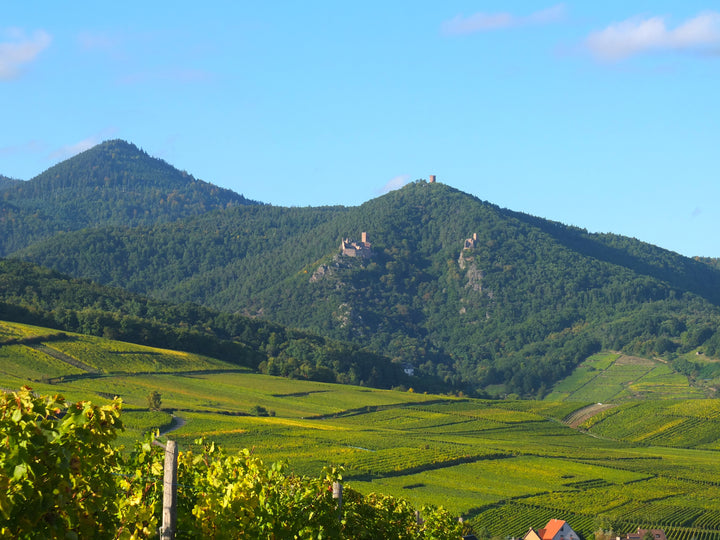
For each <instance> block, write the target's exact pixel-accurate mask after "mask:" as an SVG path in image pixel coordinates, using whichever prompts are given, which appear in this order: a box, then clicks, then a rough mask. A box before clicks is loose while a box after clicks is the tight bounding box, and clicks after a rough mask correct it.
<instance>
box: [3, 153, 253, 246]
mask: <svg viewBox="0 0 720 540" xmlns="http://www.w3.org/2000/svg"><path fill="white" fill-rule="evenodd" d="M0 180H2V181H0V228H1V229H2V231H3V234H2V235H0V256H2V255H5V254H8V253H10V252H12V251H15V250H17V249H19V248H21V247H23V246H26V245H29V244H31V243H33V242H36V241H38V240H41V239H43V238H49V237H51V236H53V235H55V234H57V233H59V232H60V231H74V230H78V229H83V228H86V227H90V226H99V225H107V224H115V225H123V226H129V225H142V224H152V223H158V222H167V221H172V220H175V219H178V218H181V217H185V216H191V215H198V214H202V213H205V212H208V211H210V210H213V209H216V208H226V207H228V206H233V205H244V204H251V203H252V201H249V200H247V199H245V197H243V196H242V195H238V194H236V193H234V192H232V191H230V190H227V189H222V188H219V187H217V186H214V185H212V184H208V183H207V182H203V181H202V180H197V179H195V178H193V177H192V176H191V175H189V174H188V173H186V172H184V171H178V170H177V169H175V168H174V167H172V166H170V165H169V164H167V163H165V162H164V161H162V160H160V159H156V158H152V157H150V156H148V155H147V154H146V153H145V152H143V151H142V150H140V149H138V148H137V147H135V146H134V145H132V144H129V143H126V142H124V141H120V140H114V141H106V142H104V143H102V144H100V145H98V146H95V147H94V148H91V149H90V150H87V151H85V152H83V153H81V154H78V155H77V156H75V157H73V158H71V159H68V160H66V161H64V162H62V163H59V164H58V165H55V166H54V167H51V168H50V169H48V170H47V171H45V172H44V173H42V174H40V175H38V176H37V177H35V178H33V179H32V180H29V181H26V182H17V181H11V180H10V179H0Z"/></svg>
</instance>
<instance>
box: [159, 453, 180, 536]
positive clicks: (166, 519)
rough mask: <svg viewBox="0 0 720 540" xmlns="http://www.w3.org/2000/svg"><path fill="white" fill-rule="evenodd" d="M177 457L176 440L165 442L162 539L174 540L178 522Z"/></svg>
mask: <svg viewBox="0 0 720 540" xmlns="http://www.w3.org/2000/svg"><path fill="white" fill-rule="evenodd" d="M177 458H178V447H177V443H176V442H175V441H167V443H166V444H165V470H164V474H163V509H162V526H161V527H160V540H174V538H175V526H176V524H177Z"/></svg>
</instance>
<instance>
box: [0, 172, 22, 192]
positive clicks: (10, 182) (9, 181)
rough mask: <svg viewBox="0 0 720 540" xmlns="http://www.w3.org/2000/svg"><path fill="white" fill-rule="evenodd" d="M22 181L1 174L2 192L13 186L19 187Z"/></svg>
mask: <svg viewBox="0 0 720 540" xmlns="http://www.w3.org/2000/svg"><path fill="white" fill-rule="evenodd" d="M21 182H22V180H16V179H15V178H9V177H7V176H3V175H2V174H0V191H2V190H3V189H7V188H9V187H12V186H17V185H18V184H20V183H21Z"/></svg>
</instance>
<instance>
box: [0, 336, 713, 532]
mask: <svg viewBox="0 0 720 540" xmlns="http://www.w3.org/2000/svg"><path fill="white" fill-rule="evenodd" d="M93 339H95V338H93ZM58 343H59V344H60V347H63V352H66V353H72V354H73V355H75V354H77V355H78V356H79V355H80V352H82V351H81V349H82V347H88V348H90V347H95V349H94V350H96V351H99V350H106V351H112V350H114V351H116V352H117V351H124V350H125V349H121V347H126V346H127V347H132V348H133V349H132V351H134V352H132V353H131V354H129V355H128V356H129V357H133V355H135V354H138V355H139V356H138V357H137V358H136V360H133V363H132V364H131V363H130V362H128V363H127V364H126V366H128V367H129V368H132V369H138V370H141V369H143V368H142V366H146V365H149V364H147V363H145V360H143V358H144V357H146V356H150V357H151V358H152V359H162V358H165V353H164V352H162V351H161V352H160V354H159V355H154V354H147V350H145V349H140V351H138V349H135V348H134V347H135V346H129V345H125V344H118V343H117V342H105V341H104V340H101V339H99V338H98V339H97V343H96V344H93V342H92V340H91V341H81V340H76V341H71V340H68V341H67V342H55V341H54V342H51V343H49V345H52V346H53V347H56V346H58ZM66 344H73V346H75V347H78V348H79V349H78V348H76V349H71V348H66V347H65V345H66ZM113 347H115V348H113ZM58 350H59V349H58ZM22 351H24V349H22V347H21V346H17V345H13V346H7V347H0V353H4V354H5V356H4V357H3V358H4V359H7V360H8V362H6V365H8V366H10V365H11V359H12V358H14V357H16V356H17V358H16V360H15V361H14V364H12V365H13V366H15V367H13V368H12V370H15V371H11V370H10V368H8V369H5V365H4V364H0V384H2V385H4V386H6V387H10V388H13V387H19V386H20V385H21V384H22V382H26V381H27V379H23V376H24V375H27V374H30V373H32V376H33V378H37V379H40V378H41V377H42V375H43V372H44V371H45V372H46V373H48V374H52V376H53V378H55V377H56V376H57V380H56V381H55V384H53V385H50V384H48V383H47V382H35V383H33V386H34V388H35V389H36V390H40V389H42V390H43V391H44V392H53V393H57V392H62V393H63V394H65V395H68V396H72V397H73V399H80V398H81V397H91V398H93V399H94V400H96V401H98V402H101V403H111V400H112V397H113V396H115V395H119V396H121V397H122V399H123V401H124V403H125V404H126V408H127V409H128V410H129V414H127V415H126V418H127V419H126V422H125V423H126V427H127V431H126V432H125V433H124V434H123V435H122V441H121V442H123V443H124V444H126V445H127V446H128V448H130V447H131V446H132V444H131V441H132V439H133V438H136V439H137V438H140V437H141V435H142V432H144V431H147V430H152V429H154V428H157V427H159V426H161V425H165V424H167V423H168V420H169V418H170V416H169V412H168V410H170V409H172V410H173V411H174V412H175V415H176V416H177V417H179V418H181V419H182V420H183V421H185V422H186V423H185V424H184V425H182V426H181V427H179V428H178V429H177V430H176V431H174V432H172V437H173V438H174V439H175V440H176V441H177V442H178V443H179V444H180V447H181V450H183V451H188V450H192V451H193V452H197V451H198V450H197V448H196V447H194V446H193V444H194V443H193V441H194V440H195V439H196V438H197V437H199V436H202V435H207V436H208V437H210V438H211V439H214V440H215V441H217V442H219V443H221V444H222V445H223V447H225V448H226V449H227V450H228V455H234V454H232V453H233V452H236V451H239V450H242V449H243V448H249V449H251V450H250V451H251V452H252V456H255V457H259V458H262V459H263V460H264V461H265V462H273V461H286V462H287V463H288V467H289V469H288V470H292V471H294V472H295V473H298V474H304V475H310V476H317V475H318V474H320V473H321V471H322V470H323V468H324V467H327V466H329V465H344V466H345V467H346V473H345V475H346V479H345V483H346V486H347V487H348V488H350V489H357V490H358V491H359V492H360V493H364V494H369V493H370V492H373V491H383V492H386V493H389V494H392V495H395V496H399V497H402V498H403V499H407V500H408V501H410V502H411V503H412V504H414V505H415V506H421V505H423V504H426V503H431V504H435V505H440V504H441V505H443V506H445V507H446V508H449V509H450V510H451V511H452V513H453V514H454V515H460V514H462V515H464V516H465V517H466V518H467V519H468V520H469V521H470V523H471V524H472V525H473V526H475V527H476V530H484V529H487V530H488V531H489V532H490V533H492V534H494V535H499V536H502V537H504V536H506V535H515V536H518V535H520V534H523V533H524V532H526V531H527V528H528V527H529V526H533V527H540V526H543V525H544V523H545V522H546V521H547V519H549V518H551V517H562V518H564V519H568V521H569V522H570V524H571V525H572V526H573V528H575V529H576V530H579V531H580V532H581V533H583V534H584V536H585V538H590V537H592V533H593V532H594V528H593V527H594V524H595V520H596V517H597V515H598V512H601V513H602V514H604V515H605V516H608V518H609V519H611V520H615V523H616V529H615V530H616V532H618V533H620V534H622V533H624V532H628V531H631V530H633V529H636V528H637V527H638V526H643V527H646V526H660V527H667V529H666V530H667V531H669V534H670V536H669V539H670V540H689V539H690V538H691V537H692V536H693V535H695V536H696V537H697V538H698V539H699V540H700V539H702V540H720V519H719V518H720V516H719V515H718V513H719V512H718V510H717V500H718V498H720V493H718V489H719V488H718V487H717V486H715V485H714V483H712V482H714V480H712V479H713V478H715V477H716V476H717V472H718V465H717V463H718V462H717V451H709V450H705V449H718V448H720V441H719V440H718V434H719V433H720V428H719V427H718V425H717V422H718V421H720V407H719V406H718V405H717V402H716V401H715V400H707V399H696V400H687V399H676V400H668V399H663V400H648V399H645V400H637V401H630V402H627V403H621V404H620V405H619V406H617V407H614V408H612V409H608V410H606V411H604V412H602V413H600V414H598V415H596V416H594V417H592V418H591V419H590V420H588V421H587V422H586V423H585V424H584V426H583V427H584V428H586V429H588V430H590V431H591V433H592V434H593V435H596V436H589V435H585V434H583V433H581V432H578V431H575V430H572V429H570V428H569V427H567V426H566V425H564V424H562V423H561V422H560V420H562V419H563V418H565V417H566V416H567V415H568V414H570V413H571V412H573V411H575V410H577V409H579V408H581V407H582V406H584V405H587V404H589V403H594V402H588V401H572V400H567V401H522V400H515V401H485V400H473V399H459V398H455V397H449V396H433V395H423V394H414V393H409V392H393V391H376V390H370V389H368V388H361V387H351V386H338V385H331V384H324V383H316V382H308V381H294V380H289V379H280V378H275V377H269V376H265V375H257V374H253V373H249V372H247V371H241V370H236V371H232V372H230V371H225V370H223V372H214V370H212V369H204V368H202V369H201V368H200V366H206V365H207V364H204V363H203V360H202V358H200V359H199V360H198V363H197V364H194V362H195V360H192V361H191V362H189V364H190V367H188V369H180V370H179V371H180V373H178V372H175V373H172V372H165V373H159V374H138V373H128V374H124V373H115V374H112V373H109V374H108V373H106V374H104V375H103V376H100V377H96V376H89V377H85V378H78V379H72V378H71V375H72V373H70V372H69V371H67V372H63V369H65V368H64V366H63V363H62V362H60V361H58V360H54V359H52V358H51V357H49V356H47V355H39V356H28V353H25V352H22ZM78 351H80V352H78ZM143 351H145V352H143ZM154 351H155V350H150V352H154ZM34 352H36V351H34ZM34 352H33V353H30V354H34ZM38 354H39V353H38ZM117 356H125V355H122V354H114V355H112V357H113V359H116V357H117ZM28 358H30V359H32V358H34V360H33V361H32V362H26V359H28ZM86 358H90V357H86ZM610 360H612V362H613V363H612V364H610ZM619 360H620V359H619V358H612V359H610V358H609V357H607V358H604V359H599V360H598V359H595V360H594V361H593V362H594V364H593V365H594V366H595V371H594V372H592V371H589V372H590V373H596V374H597V375H598V376H600V375H601V374H603V373H604V375H603V377H604V378H605V379H606V381H610V382H611V383H612V385H614V388H618V387H621V388H623V391H624V392H626V394H625V395H628V393H631V392H636V393H641V394H643V393H644V394H645V395H646V396H647V395H664V393H665V392H667V393H670V394H672V393H673V392H678V393H679V394H680V395H684V394H683V393H684V392H686V390H687V389H683V388H682V385H680V386H675V382H673V380H672V378H673V377H675V375H673V374H672V373H671V372H670V371H669V370H668V367H667V365H665V364H658V363H648V362H647V361H634V360H628V361H625V363H623V361H621V362H619V363H620V365H617V364H618V361H619ZM151 361H152V360H151ZM170 361H171V359H170V358H168V362H170ZM33 362H34V363H33ZM89 362H90V361H89V360H88V362H87V363H89ZM93 362H98V364H97V365H98V366H101V367H102V369H103V370H104V371H105V370H107V369H108V366H111V365H112V362H110V361H109V360H107V359H98V360H93ZM99 362H104V363H99ZM183 362H184V360H183ZM603 362H604V363H605V364H603ZM193 365H194V366H196V368H195V369H196V370H195V371H194V370H193V367H192V366H193ZM598 366H600V367H602V366H605V367H604V370H605V371H602V370H600V369H599V367H598ZM179 367H180V364H171V365H169V367H168V369H178V368H179ZM591 367H592V366H591ZM30 368H32V369H30ZM25 369H27V371H23V370H25ZM67 369H70V368H69V366H68V368H67ZM128 370H129V369H128ZM120 371H122V370H120ZM63 375H65V376H66V379H65V380H60V377H62V376H63ZM628 376H631V377H632V381H633V382H632V385H635V390H633V387H632V385H631V384H630V380H629V379H628V378H627V377H628ZM643 385H645V387H648V386H650V385H655V386H656V390H655V391H653V392H652V393H647V392H646V390H643V389H642V388H640V387H642V386H643ZM660 387H662V391H660ZM638 388H640V390H638ZM586 390H587V389H586ZM151 391H158V392H159V393H160V394H161V395H162V406H163V408H165V409H166V410H164V411H161V412H158V413H148V412H147V411H146V408H147V395H148V393H149V392H151ZM577 395H580V393H577ZM586 395H589V394H586ZM258 406H259V407H263V408H264V409H266V410H267V411H272V412H274V413H275V415H274V416H250V413H251V412H252V411H253V410H257V409H256V407H258ZM176 425H177V426H179V425H180V424H179V423H178V424H176ZM659 445H667V446H659ZM671 445H672V446H676V447H687V448H676V447H672V446H671ZM126 452H127V450H126ZM196 455H197V454H196ZM151 472H152V471H150V470H148V471H146V473H143V475H145V476H151ZM145 476H143V477H145ZM144 487H146V486H145V485H142V489H144ZM128 489H130V488H129V487H128ZM132 489H133V490H134V489H135V487H133V488H132ZM138 489H140V488H138ZM142 489H140V491H142ZM128 493H130V495H128V497H129V499H131V498H132V497H135V496H136V495H132V493H136V491H132V492H128ZM148 493H152V490H150V491H149V492H148ZM148 496H150V495H148ZM368 497H369V496H368ZM142 500H143V504H146V503H147V502H148V501H147V500H146V499H142ZM378 500H381V499H378ZM135 508H136V510H135V511H136V512H137V513H136V517H137V518H138V519H139V517H142V515H144V514H143V513H142V512H144V511H141V510H140V506H137V507H135ZM519 513H522V516H524V517H522V518H521V517H520V514H519ZM643 516H646V517H643ZM648 516H649V517H648ZM146 517H147V516H146ZM650 517H651V518H652V522H648V521H647V519H650ZM128 519H130V517H128ZM208 519H209V518H208ZM213 519H214V518H213ZM223 519H224V518H223ZM153 527H154V525H153V526H150V527H149V529H148V530H151V529H152V528H153ZM701 528H702V530H701ZM143 534H144V533H143ZM148 534H149V533H148Z"/></svg>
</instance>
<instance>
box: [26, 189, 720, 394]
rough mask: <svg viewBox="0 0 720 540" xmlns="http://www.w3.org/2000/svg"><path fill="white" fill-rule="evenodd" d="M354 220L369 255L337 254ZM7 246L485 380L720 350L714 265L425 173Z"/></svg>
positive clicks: (511, 388) (546, 383) (454, 377)
mask: <svg viewBox="0 0 720 540" xmlns="http://www.w3.org/2000/svg"><path fill="white" fill-rule="evenodd" d="M361 232H366V233H367V234H368V241H369V243H370V244H371V248H370V251H371V256H370V257H368V258H363V257H349V256H343V255H341V253H340V243H341V241H342V240H343V239H344V238H347V237H350V238H352V239H354V240H356V241H359V240H360V235H361ZM15 256H18V257H21V258H24V259H27V260H31V261H33V262H36V263H38V264H41V265H44V266H48V267H52V268H56V269H58V270H60V271H63V272H66V273H69V274H71V275H75V276H82V277H87V278H91V279H93V280H96V281H99V282H101V283H107V284H111V285H114V286H123V287H128V288H130V289H131V290H133V291H136V292H142V293H143V294H148V295H151V296H153V297H155V298H158V299H162V300H165V301H172V302H188V301H191V302H197V303H200V304H203V305H205V306H208V307H211V308H213V309H217V310H219V311H224V312H235V313H243V314H246V315H252V316H255V317H262V318H265V319H269V320H273V321H275V322H278V323H281V324H284V325H287V326H291V327H299V328H303V329H305V330H306V331H310V332H313V333H317V334H321V335H324V336H327V337H330V338H333V339H338V340H344V341H352V342H354V343H355V344H356V345H357V346H358V347H367V348H369V349H370V350H373V351H376V352H382V354H385V355H387V356H389V357H391V358H392V359H393V360H394V362H395V363H396V364H406V365H408V366H407V367H409V366H410V365H411V366H412V367H413V369H414V370H415V373H416V374H419V375H421V376H426V377H431V378H434V379H440V380H443V381H445V382H446V384H448V385H451V386H454V387H464V388H466V389H470V390H471V391H476V392H484V391H487V390H490V391H498V392H517V393H519V394H523V395H537V394H543V393H544V392H545V391H547V389H548V388H549V387H550V386H551V385H552V384H553V382H554V381H557V380H560V379H561V378H562V377H564V376H565V375H567V374H568V373H569V372H570V371H571V370H572V369H573V368H574V367H575V366H576V365H577V364H578V363H579V362H580V361H581V360H583V359H584V358H585V357H587V356H588V355H589V354H591V353H593V352H595V351H597V350H600V349H614V350H625V351H627V352H632V353H635V354H641V355H664V356H665V357H666V358H667V359H668V361H671V362H673V361H679V360H678V358H679V357H678V355H679V354H680V353H685V352H688V351H691V350H694V349H695V348H697V347H700V346H702V347H703V350H704V351H705V353H706V354H708V355H711V356H712V355H716V354H720V332H718V331H717V329H718V328H720V326H719V325H718V323H720V307H719V306H720V271H718V269H717V268H716V267H715V266H713V265H711V264H706V263H705V262H703V261H699V260H694V259H690V258H686V257H683V256H681V255H678V254H676V253H673V252H670V251H667V250H663V249H660V248H658V247H656V246H652V245H649V244H645V243H643V242H639V241H637V240H635V239H631V238H626V237H621V236H617V235H610V234H602V235H601V234H591V233H588V232H587V231H585V230H582V229H578V228H575V227H568V226H565V225H562V224H560V223H556V222H552V221H548V220H545V219H542V218H538V217H534V216H529V215H526V214H521V213H517V212H513V211H510V210H506V209H502V208H499V207H497V206H496V205H493V204H491V203H489V202H486V201H482V200H480V199H478V198H476V197H474V196H471V195H468V194H466V193H462V192H460V191H458V190H456V189H453V188H451V187H450V186H447V185H443V184H439V183H428V182H425V181H418V182H415V183H412V184H410V185H407V186H405V187H404V188H402V189H400V190H397V191H394V192H391V193H389V194H387V195H384V196H382V197H379V198H377V199H373V200H371V201H368V202H367V203H365V204H363V205H361V206H358V207H352V208H347V207H322V208H279V207H271V206H257V205H256V206H234V207H230V208H227V209H223V210H215V211H211V212H207V213H205V214H202V215H199V216H192V217H188V218H184V219H180V220H177V221H175V222H172V223H160V224H155V225H146V226H141V227H135V228H128V227H126V226H117V225H116V226H105V227H102V228H95V229H93V230H86V231H82V232H75V233H72V232H71V233H67V234H63V235H61V236H57V237H55V238H53V239H52V240H51V241H45V242H39V243H36V244H34V245H32V246H29V247H27V248H26V249H23V250H20V251H18V252H17V253H15ZM684 367H685V368H687V366H684Z"/></svg>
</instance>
